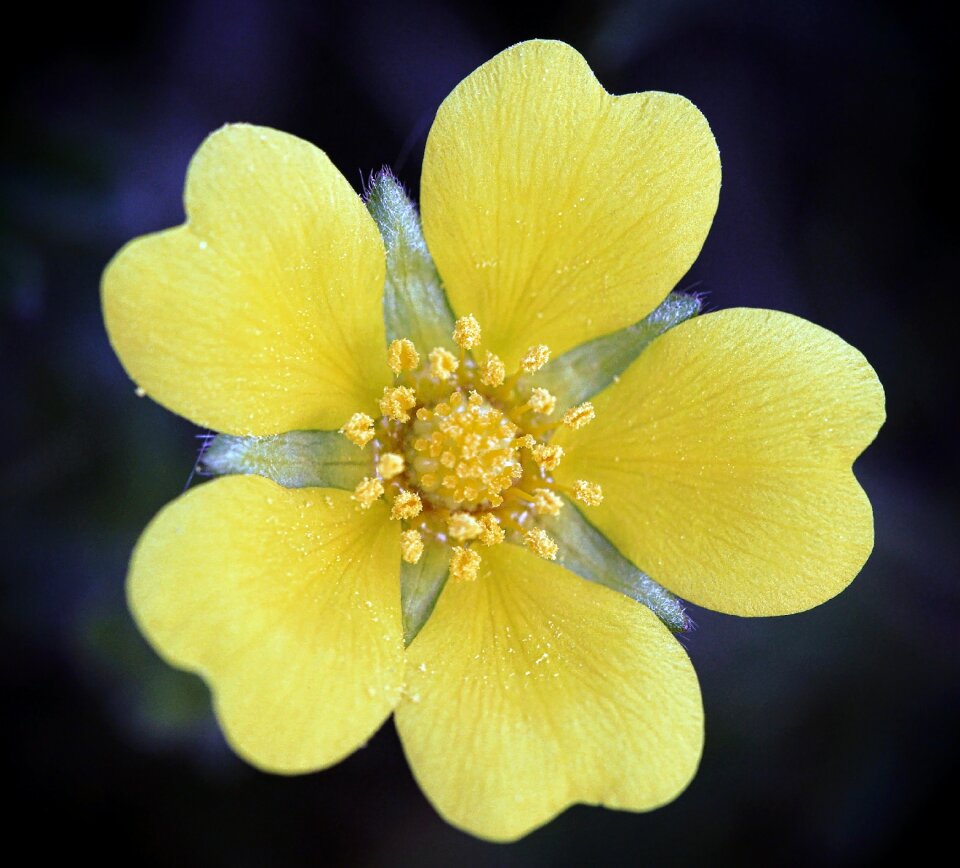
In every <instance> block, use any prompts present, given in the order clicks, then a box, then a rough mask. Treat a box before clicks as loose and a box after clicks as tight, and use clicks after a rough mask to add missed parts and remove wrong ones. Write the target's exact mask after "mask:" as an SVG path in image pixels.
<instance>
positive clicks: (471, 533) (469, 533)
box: [447, 512, 483, 542]
mask: <svg viewBox="0 0 960 868" xmlns="http://www.w3.org/2000/svg"><path fill="white" fill-rule="evenodd" d="M482 530H483V525H481V524H480V522H479V521H477V520H476V519H475V518H474V517H473V516H472V515H470V513H469V512H455V513H453V514H452V515H451V516H450V518H449V519H448V521H447V531H448V532H449V534H450V536H451V537H452V538H453V539H455V540H456V541H457V542H465V541H466V540H468V539H476V538H477V537H478V536H480V532H481V531H482Z"/></svg>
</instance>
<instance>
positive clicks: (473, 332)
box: [453, 313, 480, 350]
mask: <svg viewBox="0 0 960 868" xmlns="http://www.w3.org/2000/svg"><path fill="white" fill-rule="evenodd" d="M453 342H454V343H455V344H456V345H457V346H458V347H461V348H462V349H465V350H472V349H473V348H474V347H476V346H479V344H480V323H478V322H477V321H476V319H475V318H474V316H473V314H470V313H468V314H467V315H466V316H462V317H460V319H458V320H457V321H456V323H455V324H454V327H453Z"/></svg>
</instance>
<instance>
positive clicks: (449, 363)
mask: <svg viewBox="0 0 960 868" xmlns="http://www.w3.org/2000/svg"><path fill="white" fill-rule="evenodd" d="M429 358H430V374H431V375H432V376H434V377H436V378H437V379H438V380H449V379H450V378H451V377H452V376H453V375H454V374H455V373H456V371H457V368H459V367H460V362H459V361H458V360H457V357H456V356H455V355H454V354H453V353H451V352H450V351H449V350H445V349H444V348H443V347H434V348H433V349H432V350H430V357H429Z"/></svg>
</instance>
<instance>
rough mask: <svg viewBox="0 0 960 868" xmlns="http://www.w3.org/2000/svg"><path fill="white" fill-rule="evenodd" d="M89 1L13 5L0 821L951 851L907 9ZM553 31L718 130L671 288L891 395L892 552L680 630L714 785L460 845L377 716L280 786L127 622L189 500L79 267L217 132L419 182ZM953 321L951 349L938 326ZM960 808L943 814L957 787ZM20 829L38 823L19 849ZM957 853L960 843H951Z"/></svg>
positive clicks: (945, 574) (951, 528) (43, 843)
mask: <svg viewBox="0 0 960 868" xmlns="http://www.w3.org/2000/svg"><path fill="white" fill-rule="evenodd" d="M550 8H551V11H550V12H549V13H547V14H533V13H528V12H525V11H524V8H523V7H522V6H521V4H516V3H514V4H510V6H509V8H505V9H503V10H500V11H498V10H497V9H496V8H494V7H493V6H491V5H489V4H479V3H477V4H474V5H464V6H456V5H452V4H449V3H442V2H428V0H416V2H404V0H395V2H387V0H375V2H367V3H365V2H358V0H351V2H345V0H333V2H316V3H310V2H306V0H302V2H290V3H281V2H268V0H242V2H234V3H225V2H224V3H220V2H215V0H200V2H193V3H187V2H180V3H164V4H149V3H147V4H128V5H127V6H125V7H123V10H122V12H118V11H114V12H113V13H111V14H109V15H108V14H101V13H99V12H98V11H97V8H96V6H95V5H93V6H92V5H90V4H75V5H72V6H70V7H65V8H64V9H61V10H60V11H58V12H51V11H50V10H49V9H48V8H47V7H46V6H45V5H44V6H43V8H42V9H40V10H39V11H38V12H32V11H29V10H24V11H26V15H27V18H28V19H29V23H21V24H19V25H13V24H11V23H9V22H8V25H9V26H8V27H7V32H6V37H7V39H6V43H7V44H6V46H5V48H4V52H3V58H2V60H0V64H2V67H3V68H2V82H3V84H2V88H3V92H2V93H3V99H2V103H0V112H2V134H0V189H2V206H0V207H2V210H0V398H2V402H3V408H4V409H3V415H4V418H5V419H6V422H5V423H4V424H3V425H2V427H0V504H2V515H0V557H2V559H3V563H4V566H5V570H4V572H5V578H4V580H3V585H2V597H0V619H2V621H0V628H2V641H3V647H2V649H0V679H2V685H0V686H2V696H3V702H4V715H3V718H4V730H5V731H4V740H3V751H2V755H3V766H2V772H0V773H2V780H3V782H4V784H5V785H6V786H5V793H6V796H7V797H8V798H10V799H12V800H13V801H14V803H15V805H16V807H14V808H13V810H12V813H11V810H10V808H7V809H5V819H6V820H7V824H8V825H7V835H8V840H9V836H10V834H11V830H14V831H12V834H13V836H14V838H15V837H16V836H17V834H18V833H25V834H27V835H29V842H30V847H31V850H30V854H31V859H32V860H33V861H35V862H36V863H37V864H43V861H44V857H46V856H48V855H51V854H53V853H54V851H56V850H58V849H59V848H61V847H63V846H64V845H65V844H66V845H67V846H68V847H69V852H70V853H72V854H73V855H74V856H75V857H80V856H85V855H92V854H99V855H100V856H101V857H102V858H105V859H106V860H107V861H119V862H121V863H122V864H131V865H151V864H160V865H170V864H174V863H177V864H184V865H193V864H197V865H201V864H202V865H207V866H214V865H231V866H248V865H249V866H258V865H266V864H273V865H292V866H299V865H317V864H346V865H370V866H385V865H425V866H434V865H435V866H441V865H443V866H445V865H450V864H457V865H459V866H471V865H488V864H489V865H532V866H540V865H578V864H582V863H584V862H587V861H590V862H593V863H600V864H608V863H609V864H633V863H638V864H645V865H694V864H695V865H728V864H729V865H750V864H758V865H778V866H782V865H807V864H818V865H873V864H883V863H885V862H887V861H891V860H892V859H893V858H894V857H895V855H896V854H899V853H901V852H904V851H909V852H910V853H911V854H912V855H913V856H915V857H916V856H921V855H922V854H923V853H925V852H926V848H929V847H932V846H935V845H937V844H942V843H945V844H947V846H951V844H950V842H952V840H953V839H955V831H954V829H953V828H952V825H951V823H950V822H949V820H944V816H946V817H951V816H954V815H955V813H954V811H953V810H951V807H952V803H953V799H952V792H951V791H952V789H953V787H954V785H955V781H956V775H957V758H958V752H960V750H958V732H960V727H958V723H960V720H958V717H960V715H958V710H960V702H958V687H957V685H958V671H960V658H958V654H957V649H958V627H960V623H958V614H960V606H958V596H960V595H958V591H957V572H958V571H957V566H958V557H957V555H958V546H960V543H958V536H960V535H958V533H957V526H958V522H957V518H958V516H957V500H956V497H955V496H954V491H955V489H956V470H957V448H956V430H955V427H954V418H953V417H954V412H955V401H956V388H955V386H951V385H950V383H951V381H952V375H951V374H950V371H951V370H953V368H954V366H955V363H954V353H955V350H956V343H957V341H956V339H955V338H954V333H955V331H956V325H955V321H954V320H953V314H954V312H955V310H954V308H955V306H954V304H953V303H952V300H951V299H950V296H949V295H948V291H949V287H950V286H952V284H953V282H955V280H956V275H957V270H958V269H957V262H956V258H957V257H956V242H955V239H954V237H953V236H949V237H948V234H947V225H946V222H945V219H944V214H943V212H944V211H946V207H945V205H944V199H945V198H946V196H945V194H946V189H945V188H946V185H947V184H948V183H950V178H951V175H952V174H955V173H951V172H948V171H947V170H946V161H945V159H944V156H945V154H944V151H945V149H946V148H947V147H948V135H947V134H946V132H945V130H944V128H943V127H942V126H940V125H939V123H938V122H939V121H940V117H946V112H947V110H948V108H949V105H952V104H954V103H955V98H953V97H951V98H950V100H949V102H948V98H947V95H946V83H945V79H946V75H947V65H946V58H945V53H946V33H947V32H948V31H949V28H947V27H946V26H945V22H944V21H941V20H938V19H937V17H936V16H934V15H933V14H932V13H930V12H927V13H926V14H920V13H918V12H916V11H913V12H908V11H907V7H906V6H903V7H901V6H897V5H894V4H884V3H878V4H873V3H852V2H843V0H829V2H828V0H816V2H806V3H760V2H756V3H750V2H731V0H723V2H720V0H651V2H638V0H633V2H631V0H621V2H617V0H594V2H591V3H586V4H585V3H583V2H559V3H554V4H552V5H551V7H550ZM535 36H543V37H555V38H560V39H564V40H566V41H568V42H570V43H572V44H573V45H574V46H576V47H577V48H578V49H579V50H580V51H581V52H583V53H584V55H585V56H586V57H587V59H588V60H589V62H590V63H591V65H592V66H593V68H594V70H595V71H596V73H597V75H598V76H599V78H600V80H601V81H602V82H603V84H604V85H605V86H606V87H607V89H608V90H610V91H612V92H614V93H625V92H631V91H637V90H649V89H656V90H666V91H675V92H679V93H682V94H685V95H686V96H688V97H690V98H691V99H692V100H693V101H694V102H695V103H696V104H697V105H698V106H699V107H700V108H701V109H702V110H703V111H704V113H705V114H706V116H707V118H708V119H709V121H710V123H711V124H712V126H713V129H714V131H715V134H716V137H717V140H718V141H719V144H720V149H721V153H722V157H723V169H724V186H723V192H722V195H721V201H720V210H719V213H718V214H717V218H716V222H715V223H714V227H713V230H712V232H711V234H710V237H709V239H708V241H707V244H706V247H705V249H704V251H703V255H702V256H701V257H700V259H699V261H698V262H697V263H696V265H695V266H694V268H693V270H692V271H691V273H690V274H689V275H688V277H687V278H686V279H685V281H684V283H683V284H682V286H686V287H695V288H696V289H697V290H698V291H700V292H704V293H707V294H708V301H709V304H710V306H711V307H714V308H718V307H730V306H736V305H752V306H759V307H771V308H777V309H780V310H785V311H790V312H792V313H795V314H799V315H801V316H804V317H807V318H809V319H811V320H813V321H814V322H817V323H819V324H821V325H823V326H826V327H827V328H829V329H831V330H833V331H835V332H837V333H839V334H840V335H842V336H843V337H844V338H845V339H846V340H848V341H849V342H851V343H852V344H854V345H855V346H857V347H858V348H859V349H861V350H862V351H863V352H864V353H865V354H866V356H867V357H868V358H869V359H870V360H871V362H872V363H873V365H874V366H875V367H876V369H877V371H878V372H879V375H880V378H881V380H882V381H883V383H884V384H885V386H886V389H887V396H888V412H889V421H888V422H887V424H886V426H885V427H884V428H883V430H882V431H881V433H880V437H879V439H878V441H877V442H876V444H875V445H874V446H873V447H871V448H870V449H869V450H868V452H867V453H866V455H865V456H864V457H863V458H862V459H860V461H859V462H858V465H857V472H858V475H859V477H860V479H861V480H862V482H863V484H864V486H865V488H866V489H867V491H868V493H869V495H870V497H871V499H872V501H873V504H874V507H875V510H876V525H877V543H876V550H875V552H874V554H873V556H872V557H871V559H870V561H869V563H868V564H867V566H866V568H865V569H864V571H863V573H862V574H861V575H860V577H859V578H858V579H857V580H856V581H855V582H854V584H853V585H852V586H851V587H850V588H849V590H847V591H846V592H845V593H843V594H842V595H841V596H840V597H838V598H837V599H836V600H834V601H832V602H830V603H828V604H827V605H824V606H822V607H820V608H818V609H816V610H814V611H812V612H809V613H806V614H802V615H797V616H794V617H789V618H783V619H759V620H742V619H737V618H732V617H725V616H720V615H715V614H712V613H710V612H705V611H699V610H695V611H694V616H695V618H696V619H697V621H698V622H699V625H700V629H699V630H698V631H697V632H695V633H693V634H692V635H690V636H689V637H688V638H687V639H686V640H685V644H686V646H687V648H688V649H689V652H690V654H691V656H692V658H693V660H694V663H695V665H696V668H697V671H698V672H699V675H700V679H701V683H702V687H703V695H704V702H705V705H706V715H707V743H706V752H705V754H704V758H703V763H702V767H701V770H700V773H699V775H698V777H697V778H696V780H695V781H694V783H693V784H692V785H691V787H690V788H689V790H688V791H687V792H686V793H685V794H684V795H683V796H682V797H681V798H680V799H678V800H677V801H676V802H675V803H674V804H672V805H670V806H669V807H667V808H665V809H663V810H660V811H658V812H655V813H652V814H648V815H633V814H624V813H616V812H610V811H604V810H599V809H592V808H584V807H577V808H574V809H572V810H570V811H568V812H567V813H565V814H564V815H563V816H561V817H560V818H559V819H558V820H556V821H555V822H553V823H551V824H549V825H548V826H546V827H545V828H544V829H542V830H540V831H538V832H536V833H534V834H532V835H531V836H529V837H528V838H527V839H525V840H523V841H522V842H520V843H518V844H515V845H511V846H494V845H489V844H485V843H482V842H479V841H476V840H474V839H472V838H470V837H468V836H466V835H463V834H461V833H460V832H458V831H456V830H454V829H452V828H450V827H448V826H447V825H445V824H444V823H443V822H442V821H441V820H440V819H439V818H438V817H437V816H436V815H435V814H434V812H433V811H432V809H431V808H430V807H429V806H428V804H427V803H426V801H425V800H424V798H423V796H422V795H421V794H420V793H419V791H418V789H417V787H416V785H415V784H414V783H413V781H412V778H411V776H410V773H409V771H408V769H407V766H406V763H405V761H404V759H403V756H402V754H401V751H400V747H399V743H398V741H397V738H396V735H395V732H394V730H393V727H392V724H388V725H386V726H385V727H384V729H383V730H382V731H381V732H380V733H379V734H378V735H377V736H376V737H375V738H374V739H373V741H372V742H371V744H370V745H369V746H368V747H367V748H366V749H365V750H361V751H359V752H358V753H356V754H355V755H354V756H353V757H351V758H350V759H348V760H347V761H345V762H344V763H342V764H341V765H339V766H337V767H336V768H334V769H331V770H329V771H326V772H322V773H319V774H315V775H309V776H306V777H302V778H296V779H285V778H280V777H271V776H268V775H264V774H261V773H259V772H256V771H254V770H252V769H250V768H248V767H246V766H245V765H244V764H243V763H241V762H240V761H239V760H237V759H236V758H234V757H233V756H232V755H231V754H230V753H229V751H228V750H227V749H226V748H225V746H224V744H223V741H222V739H221V737H220V735H219V733H218V731H217V729H216V726H215V724H214V723H213V721H212V718H211V715H210V711H209V700H208V697H207V694H206V691H205V688H204V687H203V686H202V684H200V682H199V681H197V680H196V679H195V678H193V677H191V676H188V675H184V674H182V673H178V672H175V671H173V670H170V669H168V668H167V667H166V666H164V665H163V664H161V663H160V662H159V660H158V659H157V658H156V657H155V655H154V654H153V653H152V651H150V650H149V648H148V647H147V646H146V645H145V643H144V642H143V640H142V639H141V638H140V637H139V635H138V634H137V632H136V630H135V629H134V627H133V624H132V622H131V619H130V617H129V615H128V613H127V610H126V607H125V603H124V594H123V583H124V573H125V569H126V562H127V558H128V556H129V553H130V550H131V548H132V546H133V544H134V542H135V540H136V539H137V536H138V534H139V533H140V531H141V530H142V529H143V527H144V525H145V524H146V523H147V521H148V520H149V519H150V518H151V516H152V515H153V514H154V513H155V512H156V511H157V510H158V509H159V508H160V507H161V506H162V505H163V504H164V503H166V502H167V501H169V500H170V499H172V498H174V497H175V496H177V495H178V494H179V493H180V492H181V491H182V490H183V488H184V486H185V484H186V483H187V479H188V476H189V474H190V469H191V467H192V464H193V460H194V457H195V454H196V448H197V440H196V435H197V434H198V433H201V432H199V431H197V429H195V428H194V427H192V426H191V425H190V424H188V423H186V422H184V421H182V420H180V419H177V418H175V417H174V416H172V415H171V414H169V413H167V412H165V411H164V410H162V409H160V408H159V407H157V406H155V405H153V404H152V403H151V402H149V401H148V400H138V399H137V398H136V397H135V396H134V394H133V386H132V384H131V383H130V382H129V381H128V380H127V378H126V376H125V375H124V373H123V371H122V369H121V367H120V365H119V363H118V362H117V360H116V358H115V357H114V355H113V353H112V352H111V350H110V347H109V346H108V344H107V340H106V336H105V334H104V331H103V325H102V321H101V314H100V307H99V298H98V284H99V278H100V272H101V270H102V268H103V266H104V264H105V263H106V261H107V260H108V258H109V257H110V256H111V255H112V254H113V253H114V252H115V251H116V250H117V249H118V248H119V247H120V245H122V244H123V243H124V242H125V241H127V240H128V239H130V238H131V237H133V236H135V235H139V234H141V233H144V232H148V231H151V230H156V229H160V228H163V227H166V226H170V225H173V224H175V223H178V222H180V221H181V219H182V210H181V204H180V195H181V189H182V184H183V176H184V171H185V169H186V166H187V162H188V160H189V158H190V155H191V154H192V152H193V151H194V150H195V149H196V147H197V146H198V145H199V144H200V142H201V140H202V139H203V137H204V136H205V135H206V134H207V133H208V132H210V131H211V130H213V129H215V128H216V127H218V126H220V125H221V124H223V123H224V122H227V121H241V120H242V121H252V122H256V123H260V124H267V125H270V126H274V127H277V128H280V129H283V130H287V131H290V132H293V133H296V134H298V135H300V136H302V137H304V138H306V139H309V140H310V141H313V142H315V143H317V144H318V145H319V146H320V147H322V148H323V149H324V150H326V151H327V153H328V154H329V155H330V157H331V158H332V159H333V161H334V163H335V164H336V165H337V166H338V167H339V168H340V169H341V171H342V172H343V173H344V174H345V175H346V176H347V178H349V179H350V180H351V181H352V182H354V184H355V185H356V186H357V188H358V189H359V187H360V185H361V180H362V178H363V177H364V176H365V175H366V173H368V172H369V171H371V170H373V169H376V168H378V167H380V166H381V165H383V164H390V165H392V166H393V167H394V169H395V170H396V172H397V173H398V174H399V176H400V177H401V179H402V180H403V181H404V182H405V183H406V184H407V185H408V186H409V187H410V188H411V189H412V190H413V191H414V192H416V191H417V187H418V178H419V171H420V161H421V158H422V154H423V145H424V140H425V136H426V133H427V130H428V128H429V124H430V121H431V119H432V117H433V114H434V112H435V110H436V108H437V105H438V104H439V102H440V101H441V99H442V98H443V97H444V96H445V95H446V94H447V93H448V92H449V91H450V90H451V88H452V87H453V86H454V85H455V84H456V83H457V82H458V81H459V80H460V79H461V78H462V77H464V76H465V75H466V74H467V73H469V72H470V71H471V70H473V69H474V68H475V67H476V66H478V65H479V64H480V63H481V62H483V61H484V60H486V59H488V58H489V57H491V56H492V55H494V54H495V53H497V52H498V51H500V50H501V49H503V48H505V47H506V46H508V45H510V44H512V43H514V42H517V41H519V40H521V39H525V38H529V37H535ZM948 335H949V337H950V338H951V339H952V340H950V342H949V344H948ZM954 807H955V805H954ZM37 830H39V833H38V831H37ZM948 852H949V851H948Z"/></svg>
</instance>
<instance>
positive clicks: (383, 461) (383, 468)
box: [377, 452, 407, 479]
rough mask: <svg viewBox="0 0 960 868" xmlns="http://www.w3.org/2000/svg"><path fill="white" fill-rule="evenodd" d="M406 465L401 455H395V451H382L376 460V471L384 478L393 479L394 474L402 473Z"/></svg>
mask: <svg viewBox="0 0 960 868" xmlns="http://www.w3.org/2000/svg"><path fill="white" fill-rule="evenodd" d="M406 466H407V462H406V461H404V460H403V456H402V455H397V453H396V452H384V453H383V455H381V456H380V460H379V461H378V462H377V473H379V474H380V475H381V476H382V477H383V478H384V479H393V477H394V476H399V475H400V474H401V473H403V471H404V468H405V467H406Z"/></svg>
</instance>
